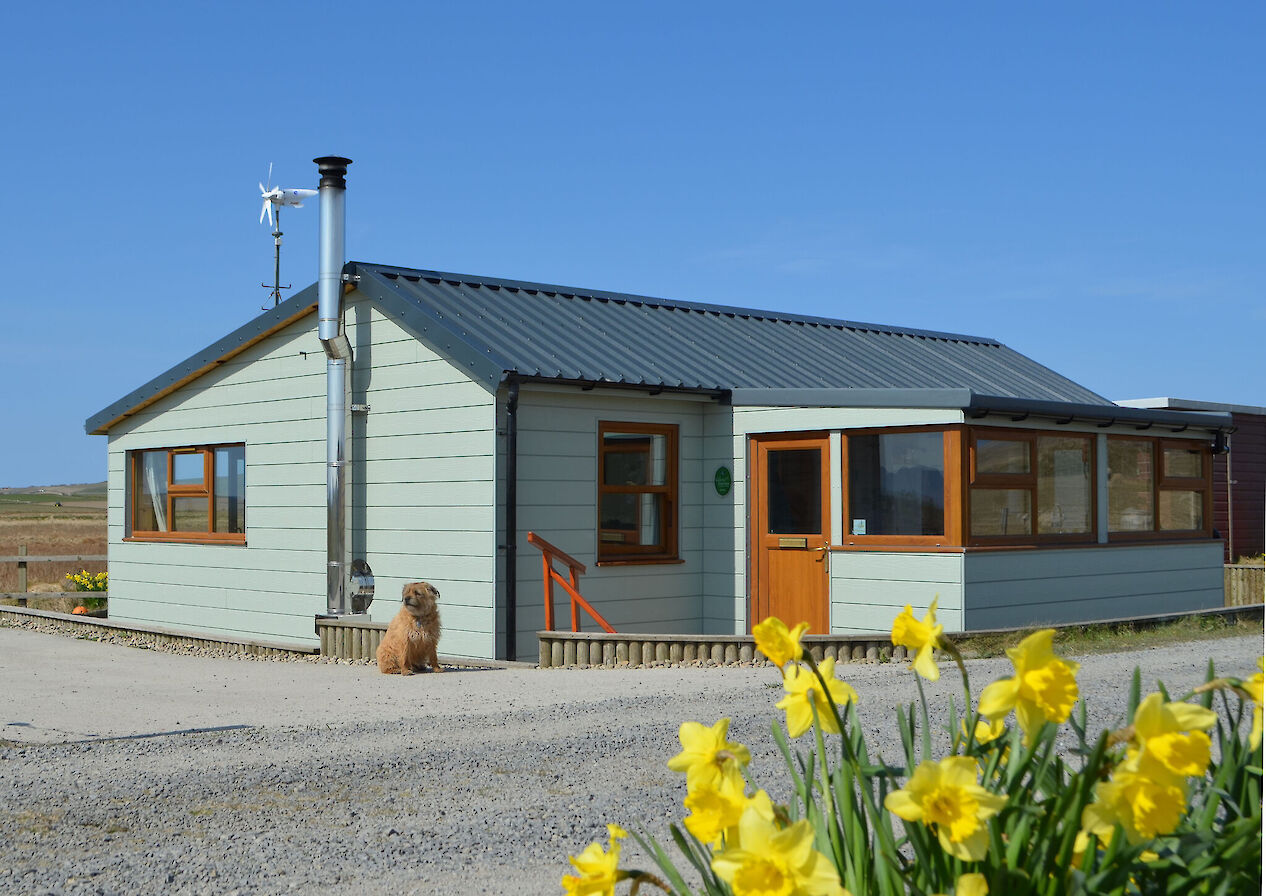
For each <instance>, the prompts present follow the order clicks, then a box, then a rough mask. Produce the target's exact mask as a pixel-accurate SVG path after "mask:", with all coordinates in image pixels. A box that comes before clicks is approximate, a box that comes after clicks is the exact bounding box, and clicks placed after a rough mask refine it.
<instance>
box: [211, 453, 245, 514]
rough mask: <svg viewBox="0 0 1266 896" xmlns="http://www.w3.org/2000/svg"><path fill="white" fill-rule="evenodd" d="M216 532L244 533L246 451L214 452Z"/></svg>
mask: <svg viewBox="0 0 1266 896" xmlns="http://www.w3.org/2000/svg"><path fill="white" fill-rule="evenodd" d="M213 531H215V532H236V533H238V534H245V532H246V448H245V447H243V446H241V445H233V446H230V447H228V448H217V449H215V529H214V530H213Z"/></svg>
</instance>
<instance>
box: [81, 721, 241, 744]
mask: <svg viewBox="0 0 1266 896" xmlns="http://www.w3.org/2000/svg"><path fill="white" fill-rule="evenodd" d="M255 727H258V726H256V725H216V726H214V727H212V728H177V729H176V730H174V731H151V732H149V733H148V734H120V735H118V736H116V737H85V738H84V739H83V740H66V741H62V743H63V744H101V743H105V742H106V741H111V740H145V739H146V738H149V737H171V736H172V735H175V734H219V733H221V732H224V731H249V730H250V729H252V728H255Z"/></svg>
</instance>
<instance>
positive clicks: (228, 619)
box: [109, 315, 325, 643]
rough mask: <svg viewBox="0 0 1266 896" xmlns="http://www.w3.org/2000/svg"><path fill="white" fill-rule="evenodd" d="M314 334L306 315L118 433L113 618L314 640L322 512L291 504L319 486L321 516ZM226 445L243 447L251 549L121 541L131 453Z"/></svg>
mask: <svg viewBox="0 0 1266 896" xmlns="http://www.w3.org/2000/svg"><path fill="white" fill-rule="evenodd" d="M315 326H316V317H315V315H309V316H308V317H306V318H303V319H302V320H300V321H298V322H296V323H294V324H292V325H291V326H289V327H287V328H285V329H284V330H282V331H280V332H278V333H276V334H274V335H273V336H271V337H269V338H268V339H264V340H261V341H260V342H259V343H257V344H255V345H253V346H251V347H250V348H248V349H247V350H246V351H245V352H243V353H242V354H241V355H239V356H237V357H236V358H235V359H234V360H233V361H232V362H230V363H227V364H223V365H220V366H219V367H217V368H216V369H214V370H211V371H209V372H208V373H206V374H205V375H203V376H202V377H199V378H198V379H196V380H194V381H193V382H192V383H189V384H187V385H186V386H184V387H183V388H181V389H178V390H176V391H175V392H173V393H171V394H170V395H167V396H165V397H164V398H162V399H160V400H159V401H157V402H155V403H154V404H153V405H151V406H150V407H147V408H146V409H145V410H144V411H142V412H141V413H139V414H136V415H135V416H133V417H130V418H127V419H125V420H123V421H121V422H120V423H118V424H116V425H115V426H114V427H112V429H111V431H110V438H109V463H110V480H109V482H110V485H109V490H110V491H109V508H110V509H109V538H110V549H109V553H110V563H109V567H110V591H111V593H110V616H111V618H113V619H118V620H121V621H136V622H145V623H150V624H157V625H166V626H171V627H175V628H189V629H193V630H199V631H208V632H215V633H217V634H222V635H236V636H239V637H245V636H249V637H260V638H279V639H287V640H296V639H297V640H300V641H303V642H306V643H311V642H313V641H314V640H315V633H314V631H313V623H312V619H313V617H314V616H315V614H316V613H318V612H321V611H322V610H323V609H324V605H325V599H324V578H325V576H324V566H325V563H324V555H325V526H324V513H323V511H320V510H318V511H317V513H312V512H305V511H303V510H300V511H299V512H296V508H294V507H293V506H289V505H291V504H292V503H293V502H292V501H291V500H290V499H289V498H287V496H286V492H287V490H290V491H291V492H293V491H295V490H296V489H298V490H299V491H308V490H309V489H310V487H309V485H308V484H317V485H316V488H317V491H318V494H319V495H320V497H318V499H317V500H318V503H317V508H323V507H324V497H323V491H322V487H321V486H320V485H319V484H320V483H323V482H324V479H325V471H324V441H325V437H324V431H325V412H324V398H323V397H321V396H323V394H324V391H325V364H324V356H323V354H322V353H321V349H320V343H319V342H318V341H317V339H316V335H315V332H314V330H315ZM303 351H306V352H308V353H309V354H308V357H307V358H306V359H305V358H304V357H303V356H302V355H301V354H300V352H303ZM223 442H244V443H245V444H246V462H247V475H246V489H247V491H246V500H247V512H246V522H247V545H246V546H245V547H242V546H224V545H190V544H161V543H159V544H153V543H128V542H124V541H123V537H124V531H125V522H126V521H125V507H124V499H125V496H124V492H125V484H126V452H127V451H129V450H135V449H142V448H156V447H171V446H176V445H192V444H213V443H223ZM257 469H259V470H260V471H261V472H260V474H259V475H258V476H257V475H256V470H257ZM318 515H319V519H310V518H309V517H317V516H318ZM230 596H232V597H230Z"/></svg>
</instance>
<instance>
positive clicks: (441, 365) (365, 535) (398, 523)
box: [322, 302, 497, 657]
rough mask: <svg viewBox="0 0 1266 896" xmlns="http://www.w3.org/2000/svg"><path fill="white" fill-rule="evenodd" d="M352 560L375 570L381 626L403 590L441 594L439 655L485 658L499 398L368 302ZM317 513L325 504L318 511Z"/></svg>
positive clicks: (356, 325) (491, 618)
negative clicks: (427, 587)
mask: <svg viewBox="0 0 1266 896" xmlns="http://www.w3.org/2000/svg"><path fill="white" fill-rule="evenodd" d="M348 320H349V331H350V332H349V338H351V339H352V342H353V345H354V346H355V351H356V355H355V358H356V364H357V365H358V366H356V367H355V368H354V369H355V371H356V372H355V374H354V376H353V385H352V394H353V400H354V401H355V402H358V403H364V404H366V405H368V406H369V411H368V413H365V414H355V415H353V428H352V457H353V470H352V477H351V478H352V495H353V500H352V506H353V511H352V515H353V526H352V531H353V536H352V553H353V556H358V557H360V556H363V557H365V558H366V559H367V560H368V561H369V563H370V565H371V566H372V567H373V570H374V578H375V588H376V590H375V597H374V603H373V605H372V606H371V608H370V612H371V616H372V618H373V619H374V620H376V621H381V622H386V621H389V620H390V619H391V618H392V617H393V616H394V615H395V614H396V612H397V611H398V610H399V600H400V592H401V589H402V588H403V586H404V584H405V583H406V582H411V581H418V580H425V581H428V582H430V583H431V584H433V585H434V586H435V587H436V588H438V589H439V591H440V617H441V620H442V622H443V627H444V636H443V640H442V642H441V647H440V650H441V652H443V653H444V654H446V655H452V656H473V657H490V656H492V655H493V638H494V631H495V627H496V619H495V608H494V602H493V594H494V588H495V585H494V581H495V576H496V569H495V563H496V556H497V552H496V549H495V545H496V541H495V538H496V533H495V531H494V529H493V525H494V522H495V515H494V511H493V500H494V495H495V484H494V481H493V476H494V473H495V470H494V466H493V458H494V457H495V454H496V442H497V434H496V403H495V397H494V396H493V395H492V394H491V393H489V392H488V391H486V390H485V389H484V388H482V387H481V386H479V385H477V384H475V383H473V382H471V381H470V380H469V379H467V378H466V377H465V376H464V375H463V374H462V373H461V371H460V370H457V369H456V368H454V367H453V366H452V365H450V364H449V363H447V362H446V361H444V360H442V359H440V358H439V357H438V356H437V355H435V354H434V353H433V352H432V351H431V350H430V349H428V348H427V347H426V346H424V345H423V344H421V343H420V342H418V341H417V340H416V339H414V338H413V337H412V336H410V335H408V334H407V333H405V332H404V331H402V330H400V329H399V328H398V327H397V326H396V325H395V324H394V323H393V322H392V321H390V320H389V319H388V318H387V317H385V316H384V315H382V314H381V313H380V312H379V311H377V310H376V309H374V308H373V307H372V306H370V305H369V303H362V302H356V303H353V305H352V307H351V308H350V309H349V313H348ZM322 506H323V505H322Z"/></svg>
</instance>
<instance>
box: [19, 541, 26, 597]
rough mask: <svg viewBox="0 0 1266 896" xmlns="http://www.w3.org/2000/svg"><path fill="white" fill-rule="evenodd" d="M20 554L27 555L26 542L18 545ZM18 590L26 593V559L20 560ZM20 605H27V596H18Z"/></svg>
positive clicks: (21, 555)
mask: <svg viewBox="0 0 1266 896" xmlns="http://www.w3.org/2000/svg"><path fill="white" fill-rule="evenodd" d="M18 556H19V557H25V556H26V545H24V544H20V545H18ZM18 590H19V591H21V592H23V593H26V561H25V560H19V561H18ZM18 606H19V607H25V606H26V598H25V597H19V598H18Z"/></svg>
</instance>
